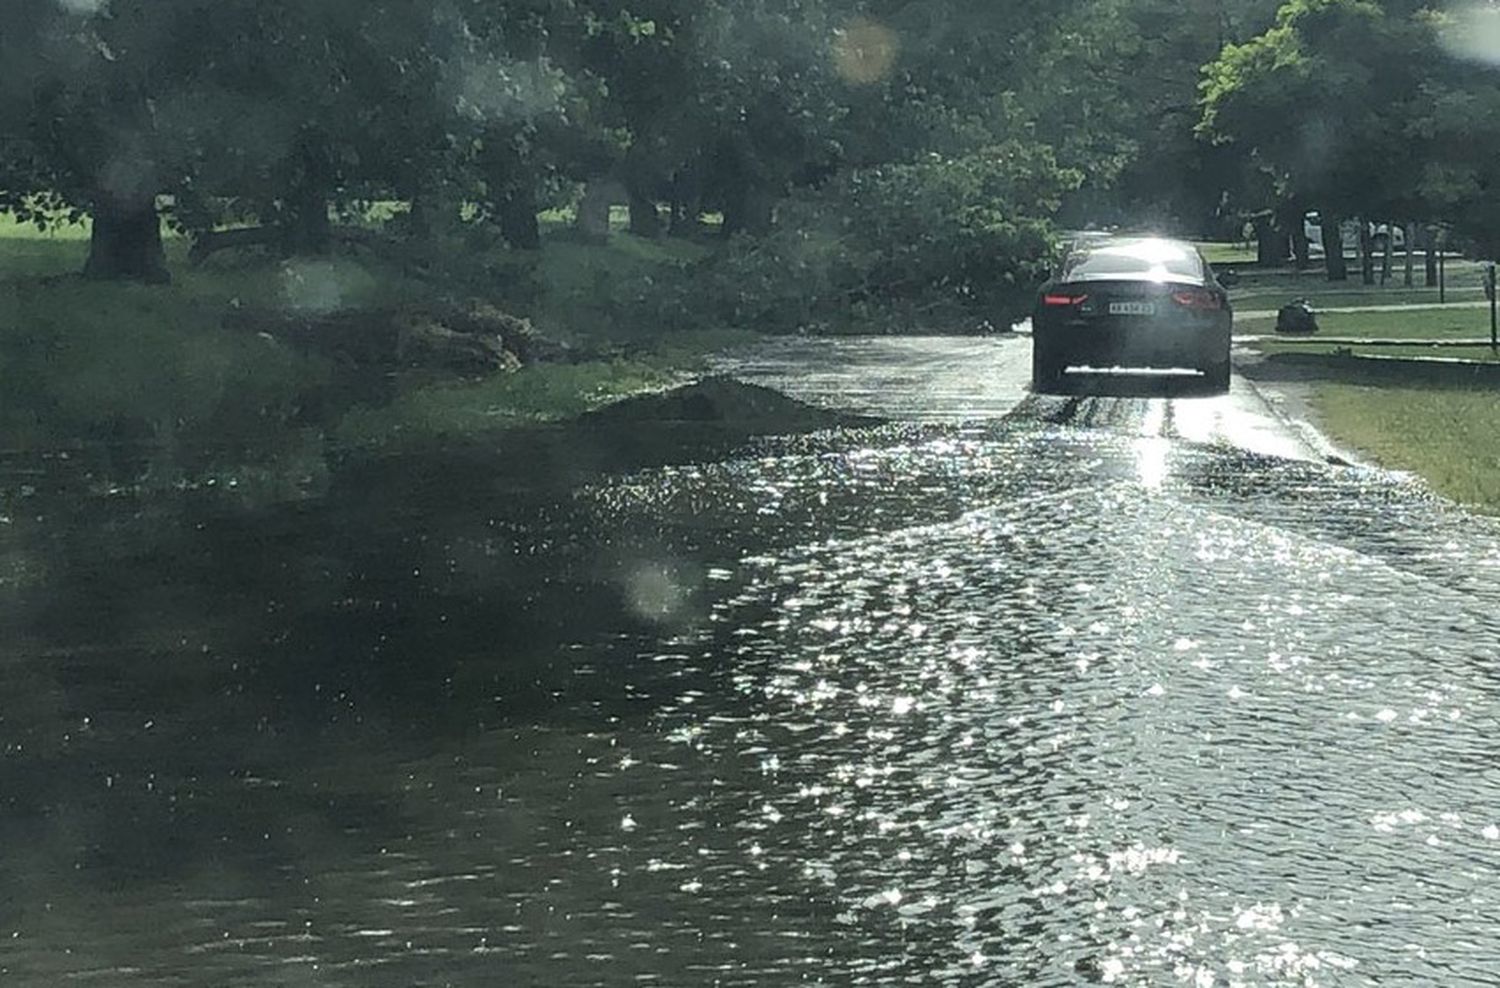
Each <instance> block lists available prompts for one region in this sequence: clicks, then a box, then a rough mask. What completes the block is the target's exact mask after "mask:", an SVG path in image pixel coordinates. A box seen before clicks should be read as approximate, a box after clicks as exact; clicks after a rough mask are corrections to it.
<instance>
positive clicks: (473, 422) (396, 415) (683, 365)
mask: <svg viewBox="0 0 1500 988" xmlns="http://www.w3.org/2000/svg"><path fill="white" fill-rule="evenodd" d="M693 366H694V365H693V364H692V363H691V362H687V361H683V360H680V359H673V358H670V357H665V356H654V357H653V356H637V357H632V358H622V359H616V360H608V361H603V360H601V361H590V362H587V363H581V364H553V365H540V366H536V367H528V368H523V369H522V370H519V371H517V372H515V373H514V374H506V375H502V376H497V377H492V378H488V379H486V380H483V381H478V382H473V383H445V384H433V385H429V386H427V387H424V388H419V389H416V390H413V391H410V392H407V393H404V394H402V395H401V396H399V397H398V398H397V399H396V400H395V401H394V402H392V403H391V404H390V405H388V406H385V407H382V408H360V409H355V410H354V411H352V412H350V413H349V414H347V415H345V416H344V417H343V419H342V420H341V421H340V422H339V423H338V425H337V427H336V428H335V430H334V432H333V435H332V438H333V440H334V441H335V443H336V445H338V446H340V447H353V448H372V447H378V448H421V447H423V446H428V445H431V444H433V443H435V442H443V441H446V440H453V439H460V438H474V437H477V436H483V435H486V434H493V433H496V432H502V431H504V430H506V429H508V428H511V427H514V426H517V425H528V424H538V423H546V422H557V421H562V420H565V419H570V418H574V417H576V416H578V415H581V414H583V413H584V412H587V411H591V410H593V409H595V408H598V407H599V406H601V405H604V404H607V403H609V402H611V401H615V400H618V399H620V398H625V397H629V396H631V395H635V394H640V393H642V392H645V391H653V390H659V389H661V388H665V387H669V386H671V385H673V384H676V383H680V382H681V381H683V380H684V378H685V376H686V375H687V374H688V373H689V372H690V370H691V369H693Z"/></svg>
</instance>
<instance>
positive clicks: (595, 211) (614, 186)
mask: <svg viewBox="0 0 1500 988" xmlns="http://www.w3.org/2000/svg"><path fill="white" fill-rule="evenodd" d="M623 191H624V190H623V189H621V188H620V186H619V183H617V182H612V181H609V180H608V179H594V180H593V181H591V182H589V183H588V185H587V186H586V187H585V188H584V190H583V198H582V199H580V200H578V212H577V214H576V216H575V217H574V220H573V227H574V229H575V230H577V231H578V233H579V234H580V235H581V236H582V237H583V238H584V239H585V240H588V241H590V242H592V243H597V244H602V243H604V242H605V241H606V240H608V239H609V210H610V207H611V206H612V205H613V204H614V203H615V201H616V199H617V198H618V197H619V196H620V195H621V194H622V193H623Z"/></svg>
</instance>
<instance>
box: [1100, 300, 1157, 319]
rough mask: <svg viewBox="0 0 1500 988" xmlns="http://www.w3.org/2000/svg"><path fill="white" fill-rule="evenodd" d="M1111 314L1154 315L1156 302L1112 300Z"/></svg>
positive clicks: (1110, 304) (1110, 305)
mask: <svg viewBox="0 0 1500 988" xmlns="http://www.w3.org/2000/svg"><path fill="white" fill-rule="evenodd" d="M1109 314H1110V315H1112V316H1154V315H1156V304H1155V303H1154V302H1111V303H1109Z"/></svg>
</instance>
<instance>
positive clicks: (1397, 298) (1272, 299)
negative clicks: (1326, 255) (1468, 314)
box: [1230, 258, 1484, 311]
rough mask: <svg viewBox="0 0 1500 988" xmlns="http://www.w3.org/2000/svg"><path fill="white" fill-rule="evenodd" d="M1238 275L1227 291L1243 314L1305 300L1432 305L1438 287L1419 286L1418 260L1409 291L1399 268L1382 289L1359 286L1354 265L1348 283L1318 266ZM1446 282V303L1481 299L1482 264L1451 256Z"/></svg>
mask: <svg viewBox="0 0 1500 988" xmlns="http://www.w3.org/2000/svg"><path fill="white" fill-rule="evenodd" d="M1237 273H1238V274H1239V276H1240V278H1239V282H1238V284H1237V285H1236V286H1235V287H1234V289H1233V290H1232V291H1231V292H1230V298H1231V299H1232V300H1233V301H1234V307H1235V308H1236V309H1239V310H1241V311H1252V310H1260V309H1276V308H1279V307H1281V306H1282V305H1285V304H1286V303H1287V302H1289V301H1291V300H1292V299H1294V298H1305V299H1308V300H1309V301H1311V302H1312V303H1313V306H1314V307H1315V308H1320V309H1326V308H1335V307H1340V306H1365V305H1409V304H1426V305H1436V304H1438V301H1439V297H1440V293H1439V291H1438V289H1437V288H1427V287H1425V286H1424V285H1423V268H1422V264H1421V261H1420V259H1419V260H1418V264H1417V269H1416V284H1415V285H1414V286H1413V287H1411V288H1407V287H1405V285H1403V284H1402V269H1401V267H1400V266H1399V265H1398V266H1397V267H1395V268H1393V269H1392V272H1391V280H1390V281H1388V282H1387V283H1386V284H1385V285H1378V284H1377V285H1365V284H1363V283H1361V281H1360V279H1359V268H1358V266H1357V265H1351V267H1350V269H1349V273H1350V278H1349V280H1347V281H1342V282H1330V281H1329V280H1328V279H1327V278H1326V277H1325V276H1324V274H1323V270H1322V268H1321V267H1315V268H1310V269H1308V270H1307V271H1303V272H1300V273H1297V272H1290V271H1277V272H1259V271H1255V270H1253V269H1249V270H1246V269H1237ZM1445 280H1446V283H1447V289H1446V298H1445V299H1444V300H1445V301H1448V302H1463V301H1477V300H1479V299H1482V298H1483V297H1484V295H1483V291H1482V287H1483V284H1484V266H1483V265H1481V264H1479V263H1477V262H1475V261H1465V260H1460V259H1457V258H1449V259H1448V264H1447V273H1446V276H1445Z"/></svg>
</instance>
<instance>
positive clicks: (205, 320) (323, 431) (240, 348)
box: [0, 216, 745, 471]
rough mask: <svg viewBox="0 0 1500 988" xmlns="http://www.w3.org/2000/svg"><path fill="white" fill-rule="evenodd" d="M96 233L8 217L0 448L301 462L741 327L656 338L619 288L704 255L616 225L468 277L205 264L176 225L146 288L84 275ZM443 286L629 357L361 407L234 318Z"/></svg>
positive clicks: (664, 370)
mask: <svg viewBox="0 0 1500 988" xmlns="http://www.w3.org/2000/svg"><path fill="white" fill-rule="evenodd" d="M87 237H88V230H87V228H86V227H85V226H75V227H65V228H63V229H61V230H58V231H55V232H41V231H38V230H36V229H35V228H34V227H29V226H22V225H19V224H16V223H15V222H14V221H13V220H11V219H10V218H9V217H4V216H0V450H10V451H28V450H31V451H36V450H49V449H58V448H66V449H77V448H80V447H82V448H89V447H99V446H110V445H112V444H118V443H120V442H121V441H122V440H124V441H127V442H129V443H134V444H144V445H147V446H152V447H156V448H159V449H161V450H168V451H173V455H180V458H181V459H182V460H183V461H184V464H179V466H183V468H184V469H198V468H203V469H208V468H210V467H211V468H212V469H213V470H215V471H217V470H218V469H219V467H220V465H221V464H220V463H218V462H215V463H207V461H210V460H213V459H214V458H215V457H222V456H228V457H231V458H232V457H242V458H243V457H247V456H248V457H252V458H253V457H255V456H261V457H262V458H264V457H266V456H269V457H271V458H272V459H274V458H275V457H276V456H278V455H280V451H282V450H285V449H287V448H290V447H295V448H296V449H297V450H298V451H299V452H298V456H299V457H300V458H302V459H305V455H304V454H305V451H306V449H307V447H308V442H309V437H311V440H312V441H313V442H315V443H316V442H322V441H324V439H325V438H326V440H327V441H329V442H332V443H335V444H348V445H354V446H358V447H361V448H366V447H369V446H372V445H380V444H382V443H387V442H388V443H395V444H403V445H404V444H408V443H411V442H418V441H425V440H431V439H439V438H452V437H455V436H458V435H473V434H476V433H483V434H492V433H494V432H495V431H497V430H503V429H506V428H510V427H513V426H515V425H518V424H524V423H533V422H545V421H556V420H558V419H563V418H567V417H570V416H573V415H577V414H579V413H581V412H583V411H587V410H588V409H591V408H594V407H596V406H598V405H599V404H601V403H603V402H606V401H609V400H611V399H613V398H617V397H623V396H628V395H631V394H635V393H638V392H640V391H643V390H652V389H656V388H660V387H662V386H664V385H667V384H670V383H672V382H674V381H677V380H679V379H681V377H682V376H683V375H684V374H685V373H687V372H689V371H692V370H695V369H697V368H698V367H700V366H701V362H702V361H701V358H702V355H703V353H704V352H705V351H706V350H708V349H712V348H715V347H718V346H722V345H726V344H729V343H732V342H735V341H737V340H739V339H743V338H744V335H745V334H735V333H722V332H721V333H707V332H705V333H681V334H661V333H658V332H655V328H654V327H650V326H637V325H628V324H627V323H628V320H626V319H624V318H623V317H621V316H620V314H619V313H616V312H614V311H612V305H611V299H614V298H617V297H620V296H621V295H624V294H628V293H643V292H649V291H650V290H651V285H652V279H653V277H654V276H655V275H656V274H659V273H661V272H663V271H665V270H668V269H680V268H681V267H682V266H684V265H689V264H691V263H693V262H694V261H696V260H698V259H700V258H702V257H703V256H705V254H706V253H707V248H705V247H703V246H701V245H699V244H695V243H692V242H688V241H682V240H672V239H663V240H657V241H646V240H641V239H638V238H634V237H630V236H627V235H624V234H618V235H616V236H614V237H612V238H611V240H610V242H609V243H608V244H607V245H603V246H592V245H586V244H583V243H579V242H576V241H573V240H571V239H570V238H569V237H568V236H567V235H566V233H564V232H562V231H560V230H551V231H549V233H548V235H547V236H546V237H545V243H544V249H543V250H542V251H540V252H538V253H536V254H521V253H518V252H510V251H505V250H497V251H495V252H494V254H493V256H488V255H487V256H485V257H480V258H474V257H472V256H464V257H463V258H461V259H462V260H463V261H464V262H465V264H464V265H462V266H461V265H459V264H454V265H451V268H452V269H454V270H459V269H460V268H462V270H463V271H465V272H472V273H473V274H465V275H463V276H462V277H464V278H468V279H469V280H467V281H463V280H459V281H452V282H451V283H444V284H433V283H431V282H430V281H424V280H419V279H418V278H417V277H414V276H408V275H407V274H406V273H405V272H404V271H403V269H402V268H400V267H399V266H398V265H397V264H395V263H382V262H379V261H376V260H374V259H372V258H371V257H370V256H369V255H368V254H364V253H360V254H357V255H348V256H341V257H335V258H331V259H326V260H294V261H288V262H283V261H279V260H273V259H267V258H265V257H263V256H259V255H244V254H237V253H236V252H226V253H224V254H220V255H215V257H213V258H212V259H210V261H209V263H207V264H205V265H203V266H201V267H192V266H190V265H189V264H188V263H187V259H186V252H187V246H188V245H187V243H186V241H185V240H183V239H181V238H177V237H168V238H167V241H166V249H167V255H168V265H169V268H170V270H171V271H172V274H173V283H172V284H171V285H170V286H146V285H134V284H117V283H97V282H88V281H85V280H83V279H82V278H80V277H79V276H78V275H77V273H76V272H78V271H79V270H80V269H81V268H82V265H83V261H84V259H85V256H86V253H87ZM437 260H439V261H441V258H438V259H437ZM475 260H478V261H481V262H490V261H493V262H494V266H492V267H491V268H490V269H488V270H491V271H499V272H500V273H501V275H502V277H500V278H499V279H498V280H497V279H488V280H486V279H482V278H480V277H478V276H477V275H478V274H479V273H483V272H485V271H486V270H487V269H486V268H485V266H484V264H483V263H481V264H478V265H476V264H473V263H470V262H473V261H475ZM434 267H441V268H447V267H449V266H446V265H441V264H438V265H434ZM517 270H521V271H523V272H524V274H525V275H526V278H525V279H520V278H516V277H513V276H514V275H515V273H516V271H517ZM523 280H524V281H525V284H523V283H522V282H523ZM512 290H515V291H517V292H518V293H519V294H516V295H513V296H512V295H510V294H508V293H509V292H510V291H512ZM442 292H458V293H462V294H473V295H479V296H482V297H486V298H489V299H491V300H492V301H494V302H495V303H496V304H499V305H500V306H501V307H502V308H509V309H511V310H512V311H517V312H520V313H522V314H529V315H531V316H532V317H533V319H534V321H535V322H536V323H537V325H538V327H539V328H540V329H541V330H542V331H543V332H545V333H549V334H552V335H564V336H569V337H572V338H574V339H575V341H579V342H581V343H583V344H584V345H585V346H594V347H596V348H598V347H599V344H601V343H603V347H602V349H603V350H604V352H605V353H606V354H617V355H616V356H603V357H601V358H600V359H597V360H591V361H587V362H584V363H580V364H567V365H539V366H535V367H528V368H524V369H522V370H521V371H519V372H516V373H514V374H509V375H504V376H498V377H494V378H490V379H487V380H484V381H480V382H477V383H463V382H456V381H453V380H452V379H447V380H439V381H436V382H434V380H433V378H432V377H430V376H429V377H428V378H427V379H426V380H425V381H418V380H417V378H416V376H415V375H413V376H412V377H411V383H410V384H408V385H405V386H403V387H402V388H401V390H400V391H399V393H398V394H397V396H396V397H395V399H394V401H393V402H391V403H390V404H389V405H386V406H383V407H378V408H374V407H355V408H353V409H352V410H351V409H349V407H348V404H347V402H345V403H344V404H343V405H339V404H338V402H336V401H335V402H332V403H330V401H329V400H328V399H329V395H328V389H329V387H330V380H332V379H333V378H334V376H335V375H333V374H332V371H333V368H332V367H331V365H329V364H328V363H327V362H326V361H324V360H322V359H321V358H318V357H316V356H311V355H308V354H305V353H302V352H298V351H295V350H292V349H290V348H288V347H285V346H283V345H281V344H278V343H276V342H274V341H272V340H269V339H266V338H262V337H259V336H256V335H254V334H251V333H245V332H241V331H235V330H231V329H227V328H225V326H224V322H225V317H226V315H227V314H229V313H230V312H232V311H233V310H234V309H236V308H240V307H251V308H270V309H297V308H299V307H311V308H314V309H339V308H364V307H370V308H376V307H382V306H388V305H394V304H401V303H405V302H417V301H421V300H423V299H424V298H430V297H432V296H433V295H434V293H442ZM187 460H193V461H194V464H195V465H193V466H188V465H185V462H186V461H187ZM205 464H207V465H205Z"/></svg>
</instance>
